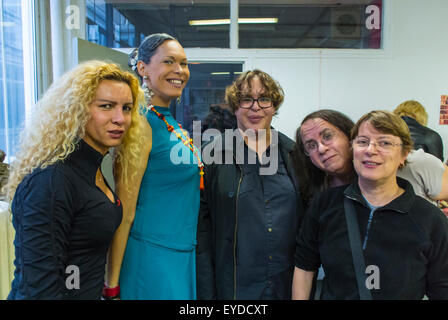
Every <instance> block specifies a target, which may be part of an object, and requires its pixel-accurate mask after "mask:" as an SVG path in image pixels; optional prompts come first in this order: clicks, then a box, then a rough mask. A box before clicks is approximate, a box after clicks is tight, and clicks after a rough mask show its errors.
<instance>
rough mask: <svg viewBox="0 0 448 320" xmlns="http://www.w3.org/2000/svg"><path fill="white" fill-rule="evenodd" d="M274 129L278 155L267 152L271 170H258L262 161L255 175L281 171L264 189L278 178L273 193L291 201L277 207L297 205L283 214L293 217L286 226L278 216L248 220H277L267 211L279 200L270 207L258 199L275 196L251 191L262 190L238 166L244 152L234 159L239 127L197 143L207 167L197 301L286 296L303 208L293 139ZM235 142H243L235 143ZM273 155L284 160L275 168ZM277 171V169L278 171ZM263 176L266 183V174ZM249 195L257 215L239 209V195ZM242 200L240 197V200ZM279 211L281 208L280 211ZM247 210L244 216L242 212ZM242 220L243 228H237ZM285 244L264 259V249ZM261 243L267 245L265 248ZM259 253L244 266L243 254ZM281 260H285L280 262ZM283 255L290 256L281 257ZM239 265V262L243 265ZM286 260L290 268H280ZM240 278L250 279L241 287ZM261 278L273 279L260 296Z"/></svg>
mask: <svg viewBox="0 0 448 320" xmlns="http://www.w3.org/2000/svg"><path fill="white" fill-rule="evenodd" d="M237 130H238V129H237ZM277 133H278V158H277V157H275V156H273V150H270V154H269V158H270V163H269V167H271V169H269V170H262V169H266V167H265V166H264V165H263V166H260V170H259V174H260V175H261V174H262V172H263V174H268V173H269V172H272V173H273V171H275V170H274V169H276V168H278V170H280V172H281V174H282V177H280V176H277V177H271V178H273V180H272V181H270V182H269V183H268V184H269V187H268V190H265V191H268V192H270V191H269V190H270V189H271V188H272V187H275V185H274V183H275V182H274V180H275V179H276V178H281V179H282V181H283V182H282V183H280V185H279V186H277V188H278V190H276V191H275V195H278V194H282V197H283V198H282V199H284V197H291V201H293V202H294V205H292V204H291V203H290V202H288V203H286V204H285V208H282V210H287V208H286V206H291V207H292V206H295V208H296V210H295V211H294V212H292V213H291V212H289V213H288V214H287V215H285V218H287V219H289V220H288V222H290V221H292V222H291V223H290V225H288V222H286V221H283V220H282V221H274V220H273V221H271V222H266V223H264V222H263V221H260V222H257V223H254V222H253V221H248V220H249V216H250V217H253V218H255V217H256V216H258V218H261V219H271V218H272V219H277V218H278V216H277V215H276V213H277V212H274V211H273V210H272V209H273V208H277V207H279V204H278V203H277V202H276V201H277V200H281V199H276V200H274V207H272V208H271V207H270V206H269V204H265V203H263V201H264V200H272V198H271V197H272V196H274V195H273V194H267V193H266V194H261V191H255V190H254V189H257V188H261V187H262V185H261V184H259V185H258V186H257V183H256V182H255V181H253V182H250V181H249V180H248V178H250V175H249V176H245V175H246V174H248V172H246V171H245V168H244V166H243V165H242V164H241V163H242V162H243V161H242V160H243V159H244V158H243V156H241V158H239V157H240V156H239V154H240V150H242V149H241V147H243V146H244V142H243V139H242V138H238V139H236V137H241V136H240V135H239V132H238V131H236V135H235V137H233V136H232V135H230V136H227V135H226V134H223V135H221V136H219V137H216V138H215V139H214V140H213V141H212V142H210V143H209V144H208V145H205V146H204V145H203V147H202V156H203V160H204V162H205V163H206V165H205V175H204V178H205V190H203V191H202V192H201V208H200V213H199V222H198V246H197V249H196V253H197V261H196V266H197V273H196V277H197V296H198V299H219V300H230V299H248V298H249V297H251V299H257V298H285V297H287V296H289V295H290V292H291V280H292V271H293V264H294V261H293V250H294V247H295V236H294V235H295V234H297V232H298V230H299V227H300V223H301V219H302V216H303V209H302V200H301V197H300V194H299V187H298V184H297V180H296V179H295V175H294V172H293V167H292V162H291V153H292V149H293V147H294V141H292V140H291V139H289V138H288V137H286V136H285V135H283V134H282V133H280V132H277ZM235 140H237V141H235ZM237 143H238V144H243V145H242V146H241V147H239V146H238V145H237ZM273 144H274V143H273ZM208 153H210V155H208ZM208 156H210V157H211V160H208V161H207V157H208ZM280 158H281V159H280ZM277 159H280V161H283V164H282V165H280V166H277V167H276V164H275V163H276V162H277ZM223 162H224V163H223ZM283 168H284V169H285V170H283ZM280 172H278V173H279V174H280ZM257 174H258V170H257ZM252 178H253V175H252ZM263 179H264V182H266V176H265V177H264V178H263ZM283 179H284V180H283ZM286 182H287V183H286ZM289 182H291V184H292V188H293V190H294V191H293V192H292V193H290V189H289V188H290V186H289ZM271 183H272V184H271ZM263 186H264V187H266V184H263ZM251 188H254V189H251ZM258 192H259V193H258ZM255 193H257V195H258V197H257V196H256V195H255ZM251 194H254V198H251V200H253V199H255V198H256V199H258V201H260V202H261V208H262V212H257V213H258V215H257V213H255V212H250V211H248V210H250V209H247V208H246V210H243V208H241V207H240V204H241V205H242V204H243V202H244V198H245V199H246V201H247V200H249V198H250V195H251ZM241 199H243V201H240V200H241ZM283 213H284V212H281V214H283ZM246 214H248V215H249V216H246ZM277 222H278V224H277ZM243 223H244V226H242V224H243ZM271 224H272V226H273V227H272V234H271V235H269V228H270V225H271ZM252 225H253V226H252ZM260 226H261V227H260ZM276 226H277V228H276ZM251 228H252V229H253V228H257V231H256V234H252V231H253V230H251ZM266 228H268V229H266ZM259 236H261V238H260V237H259ZM282 236H283V237H284V238H282ZM266 239H269V240H268V242H266ZM285 243H288V244H289V245H288V248H284V251H282V252H276V253H275V254H272V258H273V259H272V260H271V261H269V255H270V254H269V252H273V251H274V249H271V248H278V247H279V246H284V245H285ZM266 245H267V246H269V247H266ZM290 249H292V250H291V255H290V256H289V257H288V254H287V252H288V251H289V250H290ZM258 252H263V253H262V254H261V256H258V257H257V258H256V260H254V264H253V266H251V267H249V266H248V265H247V263H248V260H247V259H245V257H246V255H247V256H248V257H254V256H255V255H256V254H257V253H258ZM282 258H284V259H285V260H280V259H282ZM288 258H289V260H286V259H288ZM240 259H243V260H244V261H242V260H240ZM241 263H244V265H242V264H241ZM288 264H289V268H288V267H285V266H287V265H288ZM283 271H285V272H283ZM252 273H253V275H254V277H255V276H256V277H257V279H256V280H257V281H255V280H254V277H252ZM260 275H261V276H260ZM241 279H243V280H245V279H250V280H251V283H250V284H248V281H246V284H247V286H245V287H243V285H244V283H243V282H241ZM252 280H254V281H252ZM266 281H267V282H268V283H269V281H272V286H270V287H269V289H268V291H270V292H268V291H266V292H263V293H262V294H260V288H261V289H263V288H265V287H267V286H266ZM274 282H276V283H274ZM274 290H275V291H274Z"/></svg>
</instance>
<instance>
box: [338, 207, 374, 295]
mask: <svg viewBox="0 0 448 320" xmlns="http://www.w3.org/2000/svg"><path fill="white" fill-rule="evenodd" d="M344 211H345V220H346V221H347V228H348V238H349V240H350V248H351V250H352V258H353V266H354V267H355V274H356V282H357V284H358V292H359V298H360V299H361V300H372V294H371V292H370V290H369V289H367V286H366V277H365V271H366V263H365V261H364V254H363V252H362V248H361V238H360V236H359V225H358V219H357V218H356V212H355V207H354V206H353V203H352V201H351V200H349V199H348V198H344Z"/></svg>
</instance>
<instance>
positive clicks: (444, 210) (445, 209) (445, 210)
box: [442, 208, 448, 218]
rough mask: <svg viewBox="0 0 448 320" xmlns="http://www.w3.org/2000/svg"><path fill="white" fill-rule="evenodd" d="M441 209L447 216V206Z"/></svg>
mask: <svg viewBox="0 0 448 320" xmlns="http://www.w3.org/2000/svg"><path fill="white" fill-rule="evenodd" d="M442 211H443V213H444V214H445V216H446V217H447V218H448V208H444V209H442Z"/></svg>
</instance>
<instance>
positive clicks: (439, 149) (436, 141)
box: [428, 132, 443, 162]
mask: <svg viewBox="0 0 448 320" xmlns="http://www.w3.org/2000/svg"><path fill="white" fill-rule="evenodd" d="M431 140H432V143H429V144H428V148H429V152H430V153H431V154H433V155H435V156H436V157H437V158H439V160H440V161H442V162H443V142H442V138H441V137H440V135H439V134H438V133H437V132H433V136H432V139H431Z"/></svg>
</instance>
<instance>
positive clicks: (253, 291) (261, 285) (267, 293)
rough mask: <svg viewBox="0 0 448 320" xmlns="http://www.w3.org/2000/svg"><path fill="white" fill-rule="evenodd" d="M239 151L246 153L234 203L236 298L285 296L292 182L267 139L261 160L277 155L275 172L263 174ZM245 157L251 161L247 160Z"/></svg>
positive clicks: (292, 227)
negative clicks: (236, 224)
mask: <svg viewBox="0 0 448 320" xmlns="http://www.w3.org/2000/svg"><path fill="white" fill-rule="evenodd" d="M244 149H245V153H246V154H248V153H250V154H252V156H251V157H248V156H246V157H245V161H244V164H242V165H241V168H242V171H243V178H242V180H241V186H240V192H239V196H238V203H237V206H238V210H239V214H238V229H237V244H236V246H237V248H236V252H237V257H236V259H237V261H238V271H237V279H236V285H237V299H240V300H247V299H249V300H254V299H255V300H259V299H264V300H266V299H268V300H273V299H291V283H292V276H293V269H294V252H295V247H296V241H295V239H296V236H297V231H298V219H297V200H296V193H295V189H294V184H293V182H292V181H291V178H290V177H289V176H288V172H287V171H286V167H285V163H284V161H283V157H282V156H281V154H280V152H278V146H277V145H274V143H272V144H271V145H270V146H269V147H268V149H267V150H266V151H265V153H264V154H263V157H265V155H266V157H267V159H269V158H270V156H271V155H272V156H274V155H275V154H277V155H278V160H277V162H278V168H277V171H276V173H275V174H269V175H262V174H260V167H262V166H264V167H267V166H268V165H269V164H261V163H260V161H259V159H258V156H257V155H256V153H255V151H252V150H251V149H249V148H248V147H247V145H246V144H244ZM271 150H274V151H273V152H271ZM251 158H253V159H254V160H255V163H254V164H252V163H251V162H249V161H248V159H251ZM264 162H265V161H264Z"/></svg>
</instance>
